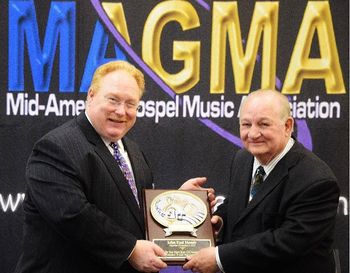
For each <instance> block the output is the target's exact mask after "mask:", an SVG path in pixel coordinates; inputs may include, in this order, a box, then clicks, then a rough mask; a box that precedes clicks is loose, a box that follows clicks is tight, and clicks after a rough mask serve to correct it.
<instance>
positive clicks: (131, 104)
mask: <svg viewBox="0 0 350 273" xmlns="http://www.w3.org/2000/svg"><path fill="white" fill-rule="evenodd" d="M125 104H126V107H128V108H137V103H136V102H126V103H125Z"/></svg>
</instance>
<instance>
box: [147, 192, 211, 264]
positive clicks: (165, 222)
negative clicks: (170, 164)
mask: <svg viewBox="0 0 350 273" xmlns="http://www.w3.org/2000/svg"><path fill="white" fill-rule="evenodd" d="M144 195H145V198H144V202H145V206H144V208H145V219H146V232H147V234H146V235H147V239H148V240H150V241H153V242H154V243H156V244H157V245H159V246H160V247H161V248H163V249H164V250H165V251H166V253H167V255H166V256H165V257H162V259H163V260H164V261H166V262H167V263H168V264H183V263H184V262H185V260H186V256H189V255H193V254H194V253H196V252H197V251H199V250H200V249H202V248H204V247H209V246H213V245H214V236H213V230H212V226H211V222H210V216H211V215H210V210H209V205H208V201H207V192H206V191H181V190H145V192H144Z"/></svg>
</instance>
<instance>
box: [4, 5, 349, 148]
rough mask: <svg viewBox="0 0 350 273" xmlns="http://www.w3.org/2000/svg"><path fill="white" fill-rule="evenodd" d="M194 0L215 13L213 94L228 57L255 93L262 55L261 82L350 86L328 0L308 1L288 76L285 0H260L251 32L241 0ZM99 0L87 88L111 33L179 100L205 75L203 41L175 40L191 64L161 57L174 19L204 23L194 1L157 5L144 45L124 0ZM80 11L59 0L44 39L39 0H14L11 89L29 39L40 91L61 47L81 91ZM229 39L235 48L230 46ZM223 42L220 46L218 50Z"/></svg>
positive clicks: (241, 87) (242, 90)
mask: <svg viewBox="0 0 350 273" xmlns="http://www.w3.org/2000/svg"><path fill="white" fill-rule="evenodd" d="M126 2H127V1H125V5H126V4H127V3H126ZM194 2H196V4H197V6H198V5H199V7H201V8H202V9H204V10H205V11H207V13H208V16H209V15H210V16H212V30H211V48H212V49H211V56H210V79H209V94H224V92H225V73H222V71H225V66H227V65H231V66H232V72H233V78H234V85H235V86H234V92H235V93H236V94H240V95H244V94H248V93H249V91H250V88H251V82H252V75H253V72H254V66H255V64H256V63H257V62H256V60H257V58H258V57H259V58H258V59H259V60H260V64H261V67H262V69H261V88H269V89H275V88H277V89H279V90H281V92H282V93H284V94H286V95H298V94H300V92H301V85H302V82H303V80H304V79H323V80H324V82H325V86H326V90H325V92H326V93H327V94H344V93H346V90H345V86H344V81H343V77H342V71H341V67H340V63H339V56H338V52H337V46H336V42H335V35H334V30H333V25H332V16H331V11H330V6H329V3H328V2H326V1H309V2H308V3H307V5H306V8H305V11H304V16H303V19H302V22H301V25H300V28H299V33H298V35H297V38H296V41H295V45H294V49H293V53H292V55H291V59H290V63H289V66H288V70H287V72H286V75H285V78H284V80H283V84H282V81H281V80H279V78H278V76H277V75H276V59H277V36H278V35H277V33H278V32H277V28H278V10H279V2H277V1H275V2H256V3H255V8H254V11H253V15H252V18H251V24H250V30H249V34H248V37H247V38H246V39H244V38H243V37H242V36H241V32H240V19H239V14H238V3H237V1H228V2H222V1H214V2H213V3H212V5H211V6H210V5H209V4H207V3H206V2H204V1H194ZM91 4H92V6H93V7H94V9H95V11H96V13H97V15H98V18H99V20H100V21H98V20H97V22H96V24H95V29H94V32H93V36H92V39H91V46H90V51H89V53H88V55H87V58H86V62H85V69H84V73H83V75H82V79H81V83H80V87H79V92H86V90H87V88H88V86H89V83H90V80H91V77H92V74H93V72H94V70H95V69H96V67H97V66H99V65H100V64H102V63H105V62H107V61H109V60H111V58H106V57H105V56H106V55H105V53H106V50H107V44H108V39H109V37H110V36H112V37H113V38H114V40H115V47H114V49H115V54H116V59H129V60H132V61H133V62H134V63H135V64H137V65H138V66H139V67H140V68H141V69H142V70H143V71H144V72H145V73H146V74H147V75H148V76H149V77H150V78H151V79H152V80H153V81H154V83H155V84H157V85H158V86H159V87H160V90H162V91H163V92H164V93H166V94H167V95H168V96H170V97H171V98H172V99H173V100H175V99H176V98H177V96H178V95H179V94H185V93H186V92H188V91H189V90H191V88H193V87H194V86H195V85H196V84H197V83H198V82H199V81H200V71H199V70H200V68H199V67H200V65H199V64H200V48H201V41H174V42H173V58H174V60H176V61H180V62H182V63H183V68H182V69H181V70H180V71H178V72H176V73H169V72H167V71H166V69H165V68H163V66H162V63H161V61H160V59H161V58H160V56H161V52H160V40H161V36H162V35H161V34H162V31H163V29H164V27H165V26H166V25H167V24H168V23H170V22H172V23H174V22H175V23H176V24H179V25H180V26H181V28H182V30H183V31H184V32H185V31H187V30H191V29H196V28H200V26H201V25H200V18H199V16H198V13H197V11H196V9H195V8H194V5H193V3H191V1H163V2H160V3H158V4H157V5H156V6H154V7H153V8H152V10H151V12H150V14H149V16H148V18H147V19H146V21H145V23H144V31H143V34H142V45H141V48H142V50H141V51H142V52H141V53H138V52H136V51H135V50H134V49H133V47H132V45H131V43H130V38H129V32H128V25H127V23H126V22H127V20H126V18H125V15H124V10H123V3H113V2H101V1H98V0H91ZM75 18H76V3H75V2H73V1H69V2H66V1H64V2H63V1H52V2H51V6H50V10H49V16H48V19H47V24H46V30H45V35H44V39H43V42H42V43H41V41H40V38H39V30H38V23H37V18H36V10H35V4H34V1H14V0H13V1H9V33H10V35H9V45H11V46H9V67H8V72H9V73H8V75H9V76H8V77H9V78H8V89H9V91H10V92H23V91H24V90H25V86H24V50H25V45H27V48H28V56H29V63H30V67H31V73H32V80H33V85H34V89H35V90H34V91H35V92H49V86H50V80H51V77H52V71H53V63H54V59H55V53H56V51H58V52H59V55H58V56H59V75H58V79H59V92H60V93H72V92H74V87H75V80H76V79H75V74H76V73H75V49H76V46H77V45H76V40H75V37H76V27H75V24H76V19H75ZM100 22H101V23H103V25H104V26H105V27H103V26H102V24H101V23H100ZM316 35H317V40H318V42H319V48H320V57H318V58H311V57H310V56H309V53H310V50H311V46H312V39H313V37H314V36H316ZM25 41H26V43H25ZM243 43H245V51H244V50H243ZM260 43H262V48H263V51H262V53H261V56H258V48H259V46H260ZM227 45H228V46H229V50H226V46H227ZM218 48H219V49H220V50H217V49H218ZM227 52H229V54H231V62H232V63H231V64H227V63H226V61H225V60H226V59H227V58H226V54H228V53H227ZM114 59H115V58H114ZM180 103H182V102H181V99H180ZM198 121H199V122H201V123H203V124H204V125H205V126H207V127H209V128H210V129H212V130H213V131H215V132H216V133H217V134H219V135H220V136H222V137H223V138H225V139H227V140H229V141H231V142H232V143H234V144H236V145H238V146H241V142H240V140H239V138H238V137H236V136H234V135H233V134H232V133H230V132H228V131H226V130H225V129H223V128H221V127H220V126H219V125H217V124H216V123H215V122H214V121H212V120H211V119H208V118H198ZM296 123H297V127H298V131H297V132H298V136H297V138H298V140H299V141H301V142H302V143H303V144H304V145H305V146H306V147H308V148H309V149H312V140H311V135H310V132H309V130H308V127H307V124H306V122H305V121H304V120H298V119H297V120H296Z"/></svg>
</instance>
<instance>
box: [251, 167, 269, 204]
mask: <svg viewBox="0 0 350 273" xmlns="http://www.w3.org/2000/svg"><path fill="white" fill-rule="evenodd" d="M265 174H266V173H265V170H264V168H263V167H262V166H259V167H258V168H257V169H256V171H255V174H254V179H253V185H252V189H251V191H250V196H251V199H253V198H254V197H255V195H256V194H257V193H258V191H259V190H260V188H261V186H262V182H263V181H264V176H265Z"/></svg>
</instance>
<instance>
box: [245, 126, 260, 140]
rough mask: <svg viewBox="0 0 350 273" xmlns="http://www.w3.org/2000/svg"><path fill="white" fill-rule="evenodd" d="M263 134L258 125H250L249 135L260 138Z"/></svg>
mask: <svg viewBox="0 0 350 273" xmlns="http://www.w3.org/2000/svg"><path fill="white" fill-rule="evenodd" d="M260 136H261V131H260V128H259V127H258V126H254V125H253V126H252V127H250V129H249V132H248V137H249V138H253V139H254V138H258V137H260Z"/></svg>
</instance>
